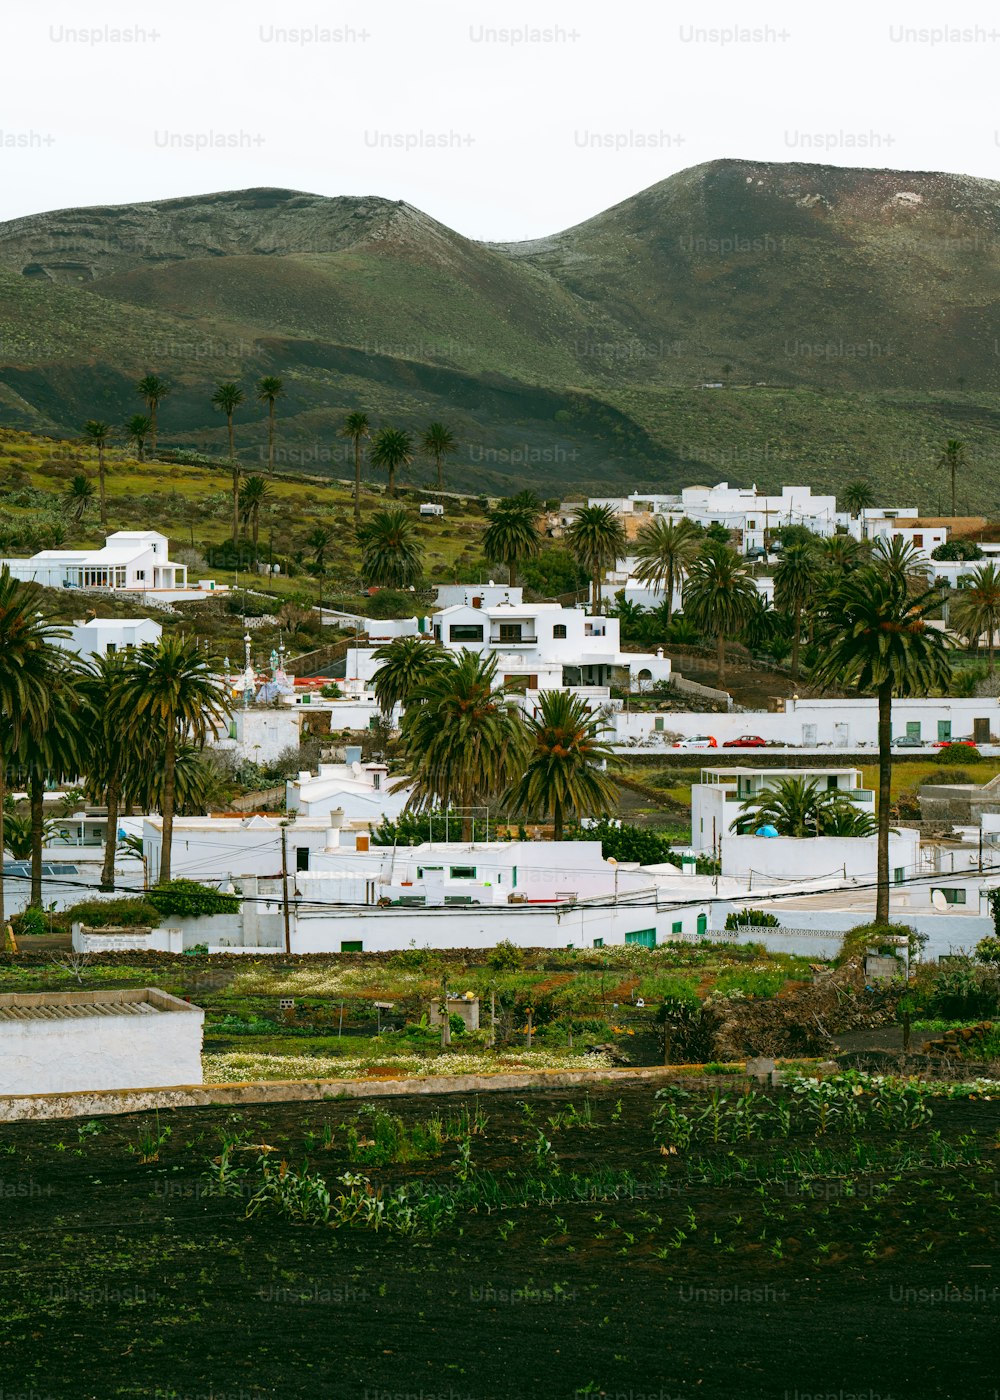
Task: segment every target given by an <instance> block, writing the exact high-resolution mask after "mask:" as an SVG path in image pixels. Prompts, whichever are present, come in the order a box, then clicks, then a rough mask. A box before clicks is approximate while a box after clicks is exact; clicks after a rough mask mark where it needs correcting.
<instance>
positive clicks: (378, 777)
mask: <svg viewBox="0 0 1000 1400" xmlns="http://www.w3.org/2000/svg"><path fill="white" fill-rule="evenodd" d="M372 787H373V788H374V789H375V791H376V792H381V790H382V774H381V773H373V774H372Z"/></svg>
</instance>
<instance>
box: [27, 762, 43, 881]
mask: <svg viewBox="0 0 1000 1400" xmlns="http://www.w3.org/2000/svg"><path fill="white" fill-rule="evenodd" d="M28 801H29V804H30V811H31V894H30V895H29V897H28V905H29V907H30V908H32V909H41V907H42V844H43V840H44V832H45V815H44V802H45V784H44V782H43V781H42V775H41V772H40V771H39V768H38V764H37V763H33V764H32V765H31V775H30V777H29V778H28Z"/></svg>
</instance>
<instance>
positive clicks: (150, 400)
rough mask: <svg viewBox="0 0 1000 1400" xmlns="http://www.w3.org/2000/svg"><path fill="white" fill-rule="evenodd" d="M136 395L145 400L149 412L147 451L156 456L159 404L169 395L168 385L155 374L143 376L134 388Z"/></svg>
mask: <svg viewBox="0 0 1000 1400" xmlns="http://www.w3.org/2000/svg"><path fill="white" fill-rule="evenodd" d="M135 389H136V393H137V394H140V395H141V396H142V397H143V398H144V399H145V400H146V408H147V410H148V412H149V450H150V452H152V454H153V456H154V457H155V456H156V422H157V414H158V410H159V407H160V404H161V403H162V402H163V400H164V399H165V398H166V397H167V395H168V394H169V393H170V385H169V384H168V383H167V381H166V380H165V379H161V378H160V377H159V375H157V374H145V375H143V377H142V378H141V379H140V380H139V382H138V384H137V385H136V386H135Z"/></svg>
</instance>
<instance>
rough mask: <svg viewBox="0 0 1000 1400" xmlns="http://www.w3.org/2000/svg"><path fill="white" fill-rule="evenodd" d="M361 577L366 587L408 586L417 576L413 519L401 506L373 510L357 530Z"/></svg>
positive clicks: (417, 551) (418, 554)
mask: <svg viewBox="0 0 1000 1400" xmlns="http://www.w3.org/2000/svg"><path fill="white" fill-rule="evenodd" d="M358 543H359V544H360V545H361V577H362V579H363V580H364V583H365V585H366V587H368V588H409V587H410V586H411V585H412V584H415V583H416V582H417V580H418V579H419V578H420V572H421V569H422V567H423V558H422V555H421V552H420V545H419V544H418V542H417V540H416V538H415V537H414V534H413V521H412V519H411V518H410V516H408V515H407V513H406V511H405V510H404V509H403V508H402V506H388V507H386V509H385V510H377V511H374V512H373V513H372V514H371V515H370V516H369V517H368V519H367V520H366V521H365V523H364V524H363V525H362V526H361V528H360V530H359V531H358Z"/></svg>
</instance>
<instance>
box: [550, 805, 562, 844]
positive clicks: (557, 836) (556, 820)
mask: <svg viewBox="0 0 1000 1400" xmlns="http://www.w3.org/2000/svg"><path fill="white" fill-rule="evenodd" d="M552 839H553V841H561V840H562V839H563V809H562V803H561V802H556V803H555V804H554V806H553V808H552Z"/></svg>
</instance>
